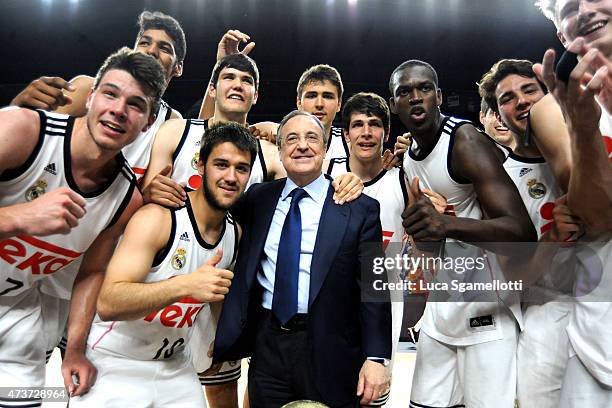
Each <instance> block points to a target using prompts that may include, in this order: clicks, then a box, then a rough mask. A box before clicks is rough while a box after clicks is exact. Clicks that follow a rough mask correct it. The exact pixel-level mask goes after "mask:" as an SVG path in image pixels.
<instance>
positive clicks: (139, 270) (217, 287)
mask: <svg viewBox="0 0 612 408" xmlns="http://www.w3.org/2000/svg"><path fill="white" fill-rule="evenodd" d="M171 227H172V220H171V215H170V212H169V210H167V209H165V208H163V207H160V206H157V205H148V206H146V207H144V208H143V209H142V210H141V211H139V212H138V213H137V214H136V215H135V216H134V217H133V219H132V220H131V221H130V223H129V224H128V227H127V229H126V231H125V235H124V238H123V240H122V241H121V244H120V245H119V247H118V248H117V251H116V252H115V254H114V255H113V258H112V259H111V262H110V264H109V266H108V270H107V274H106V277H105V279H104V283H103V284H102V288H101V290H100V296H99V298H98V315H99V316H100V318H101V319H103V320H134V319H138V318H141V317H144V316H146V315H147V314H149V313H151V312H154V311H157V310H160V309H163V308H164V307H166V306H168V305H170V304H172V303H174V302H176V301H178V300H179V299H182V298H184V297H188V296H189V297H193V298H195V299H197V300H200V301H202V302H218V301H221V300H223V298H224V295H225V294H227V292H229V286H230V284H231V278H232V277H233V273H232V272H231V271H228V270H225V269H217V268H216V267H215V265H216V264H217V263H218V262H219V261H220V260H221V256H222V253H221V252H220V251H219V252H218V253H217V255H216V256H215V257H213V258H212V259H211V260H210V261H209V262H207V263H206V264H204V265H202V266H200V267H199V268H198V269H196V270H195V271H190V273H189V274H186V275H179V276H176V277H174V278H172V279H168V280H164V281H159V282H152V283H144V280H145V278H146V276H147V274H148V273H149V272H150V270H151V265H152V264H153V260H154V258H155V254H156V253H157V252H158V251H159V250H161V249H162V248H163V247H164V245H166V243H167V242H168V238H169V236H170V230H171Z"/></svg>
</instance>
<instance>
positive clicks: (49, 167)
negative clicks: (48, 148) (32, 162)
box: [45, 163, 57, 176]
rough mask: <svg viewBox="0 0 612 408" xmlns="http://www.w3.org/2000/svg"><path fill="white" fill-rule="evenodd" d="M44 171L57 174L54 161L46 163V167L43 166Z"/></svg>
mask: <svg viewBox="0 0 612 408" xmlns="http://www.w3.org/2000/svg"><path fill="white" fill-rule="evenodd" d="M45 171H46V172H48V173H51V174H53V175H54V176H56V175H57V169H56V168H55V163H49V164H47V167H45Z"/></svg>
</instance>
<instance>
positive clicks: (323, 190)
mask: <svg viewBox="0 0 612 408" xmlns="http://www.w3.org/2000/svg"><path fill="white" fill-rule="evenodd" d="M297 187H298V185H297V184H295V183H294V182H293V180H291V179H290V178H288V177H287V182H286V183H285V187H284V188H283V191H282V193H281V200H283V201H284V200H285V199H286V198H287V196H288V195H289V193H291V192H292V191H293V190H294V189H295V188H297ZM302 188H303V189H304V190H306V192H307V193H308V196H309V197H310V198H312V199H313V200H314V201H315V202H316V203H322V202H323V201H324V200H325V196H326V195H327V189H328V188H329V180H327V179H326V178H325V176H324V175H323V174H321V175H319V177H317V178H316V179H315V180H313V181H312V182H311V183H310V184H308V185H306V186H304V187H302Z"/></svg>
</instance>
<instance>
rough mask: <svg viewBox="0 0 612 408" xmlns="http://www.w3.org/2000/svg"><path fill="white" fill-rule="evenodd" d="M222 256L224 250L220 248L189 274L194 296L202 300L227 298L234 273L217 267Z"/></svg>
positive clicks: (218, 300) (215, 300)
mask: <svg viewBox="0 0 612 408" xmlns="http://www.w3.org/2000/svg"><path fill="white" fill-rule="evenodd" d="M222 257H223V250H222V249H219V250H217V252H216V253H215V255H214V256H213V257H212V258H210V259H209V260H208V261H207V262H206V263H205V264H204V265H202V266H200V267H199V268H198V269H196V270H195V271H193V272H191V273H190V274H189V277H190V282H189V284H190V287H191V297H192V298H194V299H197V300H199V301H200V302H220V301H222V300H223V299H224V298H225V295H227V293H228V292H229V287H230V286H231V284H232V278H233V277H234V273H233V272H232V271H230V270H227V269H219V268H217V264H218V263H219V261H221V258H222Z"/></svg>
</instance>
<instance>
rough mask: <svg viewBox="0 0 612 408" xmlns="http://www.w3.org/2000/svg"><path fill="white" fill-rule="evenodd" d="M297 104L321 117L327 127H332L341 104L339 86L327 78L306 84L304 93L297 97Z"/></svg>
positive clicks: (299, 107)
mask: <svg viewBox="0 0 612 408" xmlns="http://www.w3.org/2000/svg"><path fill="white" fill-rule="evenodd" d="M296 104H297V108H298V109H300V110H303V111H306V112H308V113H311V114H313V115H314V116H316V117H317V118H319V120H320V121H321V123H323V126H325V129H330V128H331V125H332V122H333V121H334V118H335V117H336V113H338V112H339V111H340V105H341V103H340V97H339V96H338V88H336V86H335V85H334V84H332V83H331V82H330V81H327V80H325V81H323V82H320V81H314V82H309V83H307V84H305V85H304V89H303V91H302V95H301V97H299V98H298V99H297V102H296Z"/></svg>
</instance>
